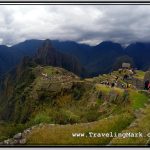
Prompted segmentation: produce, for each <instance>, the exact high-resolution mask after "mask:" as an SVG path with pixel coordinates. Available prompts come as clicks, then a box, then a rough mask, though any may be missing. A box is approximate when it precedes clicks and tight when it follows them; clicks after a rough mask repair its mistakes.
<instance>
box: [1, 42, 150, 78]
mask: <svg viewBox="0 0 150 150" xmlns="http://www.w3.org/2000/svg"><path fill="white" fill-rule="evenodd" d="M42 43H43V40H26V41H24V42H21V43H18V44H16V45H14V46H12V47H7V46H5V45H1V46H0V76H2V75H3V74H4V73H6V72H8V71H9V70H10V69H11V68H13V67H14V66H16V65H17V64H18V63H19V62H20V61H21V59H22V58H23V57H24V56H31V57H32V56H34V55H35V54H36V52H37V50H38V49H39V47H41V45H42ZM51 44H52V45H53V47H54V48H55V50H57V51H59V52H60V53H62V54H63V55H64V56H63V57H67V58H66V59H67V60H68V61H71V59H73V61H76V62H78V64H80V65H82V66H83V67H84V68H85V70H86V76H89V77H93V76H96V75H98V74H103V73H108V72H110V71H112V70H113V69H115V67H116V66H120V63H121V62H122V61H121V60H120V59H122V58H123V60H125V61H126V62H130V63H132V64H133V66H134V67H137V68H138V69H141V70H147V69H148V68H150V59H149V55H150V43H141V42H136V43H131V44H130V45H129V46H128V47H126V48H123V47H122V46H121V45H120V44H119V43H114V42H112V41H104V42H101V43H100V44H98V45H96V46H89V45H86V44H80V43H76V42H74V41H58V40H51ZM67 55H68V56H69V57H70V59H69V58H68V56H67ZM57 57H58V56H57ZM58 59H61V58H58ZM57 61H60V60H57ZM57 63H58V62H57ZM117 63H118V64H117ZM59 65H60V66H61V65H62V64H60V62H59ZM64 65H65V64H64ZM114 66H115V67H114ZM68 67H69V66H68ZM70 67H71V68H72V67H73V66H70ZM70 67H69V68H70ZM69 68H68V69H69ZM117 68H118V67H117Z"/></svg>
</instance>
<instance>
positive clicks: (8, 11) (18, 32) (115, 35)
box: [0, 5, 150, 45]
mask: <svg viewBox="0 0 150 150" xmlns="http://www.w3.org/2000/svg"><path fill="white" fill-rule="evenodd" d="M0 10H1V11H0V43H1V44H7V45H13V44H16V43H18V42H21V41H24V40H26V39H47V38H49V39H58V40H75V41H77V42H81V43H88V44H91V45H95V44H98V43H100V42H101V41H105V40H109V41H110V40H112V41H115V42H119V43H122V44H129V43H131V42H135V41H145V42H148V41H150V17H149V16H150V6H149V5H141V6H140V5H138V6H137V5H30V6H29V5H6V6H4V5H1V6H0Z"/></svg>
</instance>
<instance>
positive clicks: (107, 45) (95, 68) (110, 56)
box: [86, 41, 124, 76]
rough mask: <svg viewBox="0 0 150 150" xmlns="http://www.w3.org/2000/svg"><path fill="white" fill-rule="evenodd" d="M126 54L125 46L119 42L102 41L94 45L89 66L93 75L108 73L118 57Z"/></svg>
mask: <svg viewBox="0 0 150 150" xmlns="http://www.w3.org/2000/svg"><path fill="white" fill-rule="evenodd" d="M122 55H124V52H123V48H122V47H121V45H120V44H118V43H113V42H110V41H105V42H102V43H100V44H98V45H96V46H94V47H93V50H92V51H91V54H90V59H89V63H88V64H87V67H86V68H88V69H89V70H90V72H91V73H92V74H91V75H92V76H95V75H98V74H102V73H108V72H110V71H111V70H112V69H113V68H112V67H113V64H114V63H115V61H116V59H117V58H118V57H120V56H122Z"/></svg>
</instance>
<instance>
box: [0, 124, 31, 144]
mask: <svg viewBox="0 0 150 150" xmlns="http://www.w3.org/2000/svg"><path fill="white" fill-rule="evenodd" d="M28 126H29V125H27V124H26V125H25V124H11V123H0V141H4V140H6V139H8V138H11V137H13V136H14V135H15V134H17V133H19V132H22V131H23V130H24V129H26V128H28Z"/></svg>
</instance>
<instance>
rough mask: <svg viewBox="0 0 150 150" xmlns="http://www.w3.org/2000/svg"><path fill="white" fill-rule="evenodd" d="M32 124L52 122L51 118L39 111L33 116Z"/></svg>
mask: <svg viewBox="0 0 150 150" xmlns="http://www.w3.org/2000/svg"><path fill="white" fill-rule="evenodd" d="M33 123H34V124H39V123H52V118H51V117H50V116H48V115H46V114H43V113H39V114H37V115H36V116H35V118H34V119H33Z"/></svg>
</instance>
